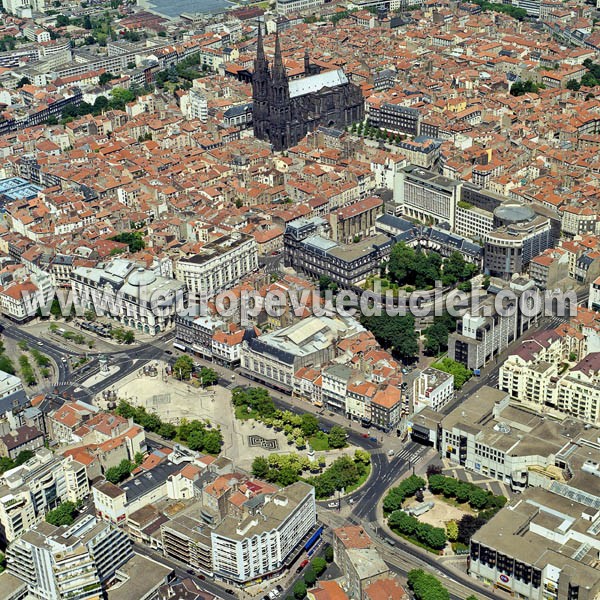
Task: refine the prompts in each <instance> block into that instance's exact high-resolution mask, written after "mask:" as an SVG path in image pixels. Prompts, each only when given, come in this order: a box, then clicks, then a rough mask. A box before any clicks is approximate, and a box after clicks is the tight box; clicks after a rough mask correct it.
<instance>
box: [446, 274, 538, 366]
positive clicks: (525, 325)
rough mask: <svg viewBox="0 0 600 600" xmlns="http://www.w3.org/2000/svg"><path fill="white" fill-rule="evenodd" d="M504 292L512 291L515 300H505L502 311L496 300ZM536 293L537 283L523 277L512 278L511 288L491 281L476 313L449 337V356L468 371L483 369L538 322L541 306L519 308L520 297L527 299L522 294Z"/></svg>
mask: <svg viewBox="0 0 600 600" xmlns="http://www.w3.org/2000/svg"><path fill="white" fill-rule="evenodd" d="M503 290H507V291H510V292H511V296H512V298H506V300H507V302H506V303H505V305H504V308H503V310H502V311H499V310H498V305H499V301H498V300H497V297H498V295H499V294H502V292H503ZM535 290H536V288H535V285H534V283H533V282H532V281H531V280H527V279H524V278H522V277H518V278H513V280H512V281H511V282H510V283H509V284H508V285H505V284H504V282H502V281H501V280H492V284H491V285H490V287H489V288H488V289H487V294H485V295H482V296H481V297H480V298H479V302H478V306H477V310H471V311H469V312H466V313H465V314H464V315H463V316H462V317H461V318H460V319H459V320H458V322H457V324H456V331H455V332H453V333H451V334H450V335H449V336H448V356H449V357H450V358H452V359H453V360H456V361H458V362H460V363H462V364H464V365H465V366H467V367H468V368H469V369H481V367H483V366H484V365H486V364H487V363H488V362H489V361H490V360H492V359H493V358H494V357H496V356H497V355H498V354H499V353H501V352H502V351H503V350H505V349H506V348H507V347H508V345H509V344H510V343H511V342H513V341H514V340H516V339H517V338H518V337H519V336H521V335H522V334H523V333H524V332H525V331H527V330H528V329H529V328H530V327H531V326H532V325H533V324H534V323H536V322H537V320H538V319H539V317H540V315H541V312H542V308H543V307H542V303H538V305H535V306H534V309H535V310H531V311H527V312H525V311H523V310H521V309H520V308H519V303H520V302H521V298H527V296H523V294H525V293H527V294H530V293H535ZM523 301H525V300H523Z"/></svg>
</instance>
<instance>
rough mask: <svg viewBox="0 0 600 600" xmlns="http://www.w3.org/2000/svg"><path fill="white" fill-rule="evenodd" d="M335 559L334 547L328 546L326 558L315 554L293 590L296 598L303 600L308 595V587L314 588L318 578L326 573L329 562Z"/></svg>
mask: <svg viewBox="0 0 600 600" xmlns="http://www.w3.org/2000/svg"><path fill="white" fill-rule="evenodd" d="M332 561H333V548H332V547H331V546H328V547H327V550H326V552H325V558H323V557H321V556H315V558H313V559H312V560H311V561H310V564H309V565H308V566H307V567H306V568H305V569H304V575H303V577H302V579H301V580H300V581H297V582H296V584H295V585H294V587H293V589H292V591H293V593H294V598H296V600H302V598H304V597H305V596H306V592H307V590H308V589H310V588H312V587H313V586H314V585H315V583H316V582H317V579H318V578H319V577H320V576H321V575H323V573H325V571H326V569H327V563H328V562H332Z"/></svg>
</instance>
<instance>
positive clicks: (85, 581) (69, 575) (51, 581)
mask: <svg viewBox="0 0 600 600" xmlns="http://www.w3.org/2000/svg"><path fill="white" fill-rule="evenodd" d="M132 556H133V551H132V548H131V541H130V540H129V538H128V537H127V535H126V534H125V533H124V532H122V531H121V530H119V529H116V528H115V527H113V526H111V525H109V524H108V523H105V522H102V521H98V520H97V519H96V518H95V517H94V516H92V515H85V516H83V517H81V518H79V519H77V520H76V521H75V523H73V525H71V526H62V527H56V526H55V525H50V524H49V523H43V524H41V525H40V526H38V527H36V528H35V529H33V530H31V531H29V532H28V533H26V534H25V535H24V536H23V537H21V538H20V539H18V540H16V541H15V542H14V543H13V544H11V545H10V546H9V548H8V553H7V562H8V570H9V572H10V573H12V574H13V575H14V576H16V577H18V578H19V579H22V580H23V581H25V582H26V583H27V587H28V592H29V596H28V597H31V598H39V599H43V600H62V599H63V598H77V599H78V600H95V599H97V598H100V597H102V583H103V582H105V581H107V580H109V579H110V578H112V577H113V576H114V575H115V572H116V571H117V569H118V568H119V567H121V566H122V565H123V564H124V563H125V562H127V561H128V560H129V559H130V558H131V557H132Z"/></svg>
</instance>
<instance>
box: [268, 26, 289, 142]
mask: <svg viewBox="0 0 600 600" xmlns="http://www.w3.org/2000/svg"><path fill="white" fill-rule="evenodd" d="M291 121H292V103H291V100H290V86H289V82H288V77H287V73H286V72H285V67H284V65H283V57H282V56H281V43H280V41H279V32H278V31H277V32H276V33H275V57H274V59H273V72H272V74H271V93H270V96H269V138H270V140H271V143H272V144H273V149H274V150H275V151H281V150H285V149H286V148H289V147H290V146H292V145H294V143H296V140H292V139H290V129H291V127H290V126H291Z"/></svg>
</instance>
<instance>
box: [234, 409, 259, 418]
mask: <svg viewBox="0 0 600 600" xmlns="http://www.w3.org/2000/svg"><path fill="white" fill-rule="evenodd" d="M235 418H236V419H239V420H240V421H248V420H250V419H256V420H258V413H257V412H256V411H255V410H252V411H250V412H248V408H247V407H246V406H236V407H235Z"/></svg>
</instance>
